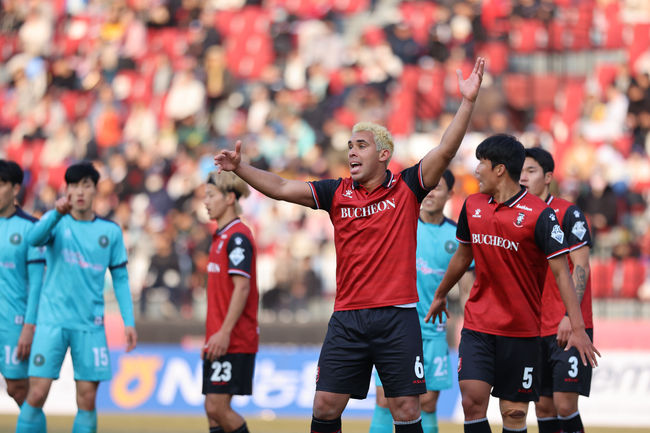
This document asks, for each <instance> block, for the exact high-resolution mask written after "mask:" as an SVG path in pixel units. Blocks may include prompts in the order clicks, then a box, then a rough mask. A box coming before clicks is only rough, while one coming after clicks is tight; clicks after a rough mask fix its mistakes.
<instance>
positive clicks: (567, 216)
mask: <svg viewBox="0 0 650 433" xmlns="http://www.w3.org/2000/svg"><path fill="white" fill-rule="evenodd" d="M546 204H548V205H549V206H550V207H551V208H552V209H553V211H554V212H555V214H556V215H557V219H558V221H559V222H560V226H561V227H562V231H563V232H564V236H565V238H566V240H567V245H568V246H569V251H575V250H577V249H578V248H582V247H585V246H587V247H591V245H592V244H591V234H590V233H589V225H588V224H587V219H586V218H585V216H584V214H583V213H582V212H581V211H580V209H578V207H577V206H576V205H574V204H573V203H571V202H569V201H566V200H564V199H561V198H558V197H554V196H552V195H551V196H549V197H548V198H547V199H546ZM569 269H570V270H571V272H572V273H573V262H571V257H569ZM580 307H581V309H582V318H583V320H584V322H585V327H586V328H587V329H591V328H593V327H594V321H593V317H592V316H593V315H592V310H591V278H590V277H589V276H587V286H586V287H585V293H584V295H583V297H582V303H581V304H580ZM565 313H566V308H565V306H564V303H563V302H562V297H560V290H559V289H558V287H557V282H556V281H555V277H554V276H553V272H551V270H550V269H549V270H548V272H547V273H546V282H545V284H544V293H543V294H542V337H546V336H548V335H555V334H557V327H558V325H559V324H560V321H561V320H562V317H564V314H565Z"/></svg>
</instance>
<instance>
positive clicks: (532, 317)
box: [456, 188, 569, 337]
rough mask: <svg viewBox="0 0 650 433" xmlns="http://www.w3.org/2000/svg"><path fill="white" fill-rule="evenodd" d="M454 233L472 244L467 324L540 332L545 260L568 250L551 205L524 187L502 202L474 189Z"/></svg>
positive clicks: (506, 332)
mask: <svg viewBox="0 0 650 433" xmlns="http://www.w3.org/2000/svg"><path fill="white" fill-rule="evenodd" d="M456 237H457V238H458V241H459V242H462V243H465V244H471V247H472V253H473V254H474V263H475V266H476V267H475V272H476V280H475V281H474V286H473V287H472V290H471V293H470V297H469V300H468V301H467V303H466V304H465V325H464V326H465V328H468V329H471V330H474V331H479V332H484V333H487V334H493V335H501V336H505V337H536V336H539V335H540V322H541V304H542V289H543V287H544V279H545V277H546V271H547V269H548V263H547V260H548V259H549V258H552V257H555V256H558V255H560V254H565V253H567V252H568V251H569V248H568V246H567V243H566V240H565V239H564V238H565V236H564V232H563V231H562V229H561V228H560V225H559V224H558V221H557V217H556V215H555V212H553V209H551V208H549V207H548V206H547V205H546V203H544V201H542V200H540V199H539V198H538V197H535V196H534V195H533V194H530V193H528V191H527V190H526V189H525V188H522V189H521V190H520V191H519V192H518V193H517V194H516V195H515V196H514V197H512V198H511V199H509V200H508V201H506V202H505V203H497V202H496V201H494V199H493V198H492V197H491V196H489V195H487V194H473V195H470V196H469V197H467V199H466V200H465V204H464V205H463V209H462V210H461V213H460V217H459V219H458V228H457V231H456Z"/></svg>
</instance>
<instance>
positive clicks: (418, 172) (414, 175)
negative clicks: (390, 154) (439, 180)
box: [402, 162, 435, 203]
mask: <svg viewBox="0 0 650 433" xmlns="http://www.w3.org/2000/svg"><path fill="white" fill-rule="evenodd" d="M402 179H404V182H406V184H407V185H408V187H409V188H410V189H411V191H413V194H415V197H416V198H417V200H418V203H422V200H424V197H426V196H427V194H429V190H428V189H426V188H425V187H424V184H423V183H422V164H421V163H420V162H418V163H417V164H415V165H414V166H412V167H409V168H405V169H404V170H402ZM433 186H434V187H435V185H433Z"/></svg>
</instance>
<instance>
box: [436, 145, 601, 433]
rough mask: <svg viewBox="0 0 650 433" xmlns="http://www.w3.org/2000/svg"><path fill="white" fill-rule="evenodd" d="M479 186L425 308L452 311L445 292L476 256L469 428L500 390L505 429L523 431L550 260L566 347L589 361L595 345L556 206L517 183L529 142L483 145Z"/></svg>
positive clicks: (465, 370) (465, 334)
mask: <svg viewBox="0 0 650 433" xmlns="http://www.w3.org/2000/svg"><path fill="white" fill-rule="evenodd" d="M476 158H477V159H478V160H479V163H478V166H477V167H476V177H477V178H478V181H479V191H480V192H479V193H478V194H472V195H470V196H469V197H467V199H466V200H465V203H464V205H463V208H462V210H461V213H460V217H459V219H458V229H457V232H456V237H457V238H458V241H459V242H460V244H459V246H458V249H457V250H456V253H454V256H453V257H452V259H451V261H450V262H449V268H448V269H447V272H446V273H445V276H444V277H443V279H442V282H441V283H440V287H438V290H437V291H436V294H435V296H434V299H433V302H432V303H431V307H430V309H429V313H428V314H427V318H426V319H427V320H429V319H430V318H431V317H440V316H442V314H443V313H446V312H447V309H446V299H445V297H446V295H447V293H448V292H449V290H450V289H451V288H452V286H453V285H454V284H456V282H457V281H458V280H459V279H460V278H461V276H462V275H463V274H464V273H465V271H466V270H467V269H468V267H469V266H470V263H471V262H472V260H474V263H475V273H476V281H475V283H474V285H473V286H472V291H471V293H470V296H469V299H468V300H467V303H466V304H465V321H464V326H463V330H462V331H461V340H460V346H459V348H458V357H459V359H458V381H459V385H460V392H461V395H462V405H463V411H464V413H465V426H464V429H465V432H466V433H484V432H490V431H491V430H490V425H489V424H488V421H487V418H486V415H487V407H488V403H489V399H490V392H491V393H492V395H493V396H495V397H497V398H498V399H499V408H500V410H501V416H502V419H503V431H504V432H505V433H509V432H515V431H516V432H524V431H526V414H527V413H528V403H529V402H530V401H537V400H538V398H539V377H540V371H539V370H540V365H539V363H540V350H541V341H540V324H541V307H542V305H541V304H542V289H543V288H544V280H545V278H546V273H547V270H548V268H549V267H550V269H551V271H552V272H553V275H554V277H555V279H556V281H557V284H558V287H559V292H560V295H561V297H562V301H563V303H564V305H565V307H566V311H567V312H568V315H569V320H570V322H571V327H572V333H571V336H570V337H569V339H568V343H567V348H571V347H574V348H575V349H576V350H577V352H578V353H579V355H580V360H581V362H582V363H583V364H585V365H586V364H587V363H590V364H591V365H596V362H597V361H596V354H598V351H597V350H596V348H595V347H594V346H593V344H592V342H591V340H590V338H589V336H588V335H587V333H586V332H585V323H584V321H583V319H582V314H581V312H580V305H579V304H578V299H577V297H576V293H575V289H574V286H573V282H572V280H571V276H570V275H569V266H568V263H567V259H566V254H567V253H568V252H569V247H568V245H567V242H566V239H565V236H564V232H563V231H562V228H561V227H560V225H559V224H558V220H557V216H556V215H555V212H554V211H553V209H551V208H550V207H548V206H547V205H546V203H544V201H542V200H541V199H539V198H538V197H536V196H535V195H533V194H531V193H529V192H528V191H527V190H526V188H523V187H522V186H521V185H519V176H520V174H521V169H522V166H523V164H524V159H525V150H524V147H523V146H522V144H521V143H520V142H519V141H518V140H517V139H516V138H514V137H512V136H510V135H506V134H497V135H494V136H491V137H488V138H487V139H485V140H484V141H483V142H482V143H481V144H479V146H478V147H477V148H476Z"/></svg>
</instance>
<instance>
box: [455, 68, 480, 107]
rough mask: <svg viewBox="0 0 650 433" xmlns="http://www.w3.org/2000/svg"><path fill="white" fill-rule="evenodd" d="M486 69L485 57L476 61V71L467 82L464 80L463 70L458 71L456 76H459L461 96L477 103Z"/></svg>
mask: <svg viewBox="0 0 650 433" xmlns="http://www.w3.org/2000/svg"><path fill="white" fill-rule="evenodd" d="M484 69H485V58H483V57H478V58H477V59H476V63H475V64H474V69H473V70H472V73H471V74H469V77H467V79H466V80H464V79H463V73H462V72H461V70H460V69H456V75H458V89H459V90H460V93H461V95H463V98H465V99H467V100H468V101H470V102H474V101H476V97H477V96H478V91H479V89H480V88H481V82H482V81H483V70H484Z"/></svg>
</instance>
